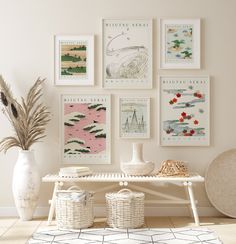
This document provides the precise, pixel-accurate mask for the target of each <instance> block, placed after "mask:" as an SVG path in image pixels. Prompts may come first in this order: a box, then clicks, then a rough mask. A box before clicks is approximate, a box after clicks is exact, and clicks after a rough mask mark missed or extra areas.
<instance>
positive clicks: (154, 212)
mask: <svg viewBox="0 0 236 244" xmlns="http://www.w3.org/2000/svg"><path fill="white" fill-rule="evenodd" d="M48 211H49V207H38V208H37V209H36V211H35V217H39V216H47V215H48ZM94 213H95V216H97V217H103V216H105V215H106V209H105V206H104V205H100V204H99V205H98V204H96V205H95V206H94ZM189 214H190V213H189V209H188V208H187V207H150V206H147V207H145V216H189ZM198 214H199V216H202V217H204V216H205V217H216V216H222V215H221V214H220V213H219V212H218V211H217V210H216V209H215V208H214V207H198ZM4 216H5V217H6V216H9V217H14V216H17V211H16V208H15V207H0V217H4Z"/></svg>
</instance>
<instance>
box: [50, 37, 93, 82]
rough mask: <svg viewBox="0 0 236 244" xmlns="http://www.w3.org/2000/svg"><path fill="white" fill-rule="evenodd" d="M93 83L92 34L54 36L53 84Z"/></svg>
mask: <svg viewBox="0 0 236 244" xmlns="http://www.w3.org/2000/svg"><path fill="white" fill-rule="evenodd" d="M93 84H94V36H55V85H60V86H90V85H93Z"/></svg>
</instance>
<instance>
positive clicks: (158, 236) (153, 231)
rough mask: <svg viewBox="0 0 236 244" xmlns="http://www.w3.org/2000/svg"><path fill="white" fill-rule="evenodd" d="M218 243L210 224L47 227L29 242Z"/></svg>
mask: <svg viewBox="0 0 236 244" xmlns="http://www.w3.org/2000/svg"><path fill="white" fill-rule="evenodd" d="M43 243H57V244H59V243H60V244H61V243H62V244H75V243H78V244H154V243H158V244H159V243H160V244H200V243H205V244H218V243H223V242H221V241H220V240H219V239H218V238H217V236H216V234H215V233H214V232H213V231H212V230H210V229H207V228H200V227H199V228H172V229H169V228H168V229H167V228H163V229H162V228H143V229H112V228H99V229H94V228H91V229H82V230H78V231H62V230H55V229H54V230H46V231H40V232H36V233H34V235H33V236H32V238H31V239H30V240H29V241H28V244H43Z"/></svg>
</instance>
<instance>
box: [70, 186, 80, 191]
mask: <svg viewBox="0 0 236 244" xmlns="http://www.w3.org/2000/svg"><path fill="white" fill-rule="evenodd" d="M67 190H68V191H71V190H80V191H81V188H80V187H78V186H71V187H69V188H68V189H67Z"/></svg>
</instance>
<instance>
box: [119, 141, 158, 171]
mask: <svg viewBox="0 0 236 244" xmlns="http://www.w3.org/2000/svg"><path fill="white" fill-rule="evenodd" d="M120 167H121V171H122V172H123V173H125V174H127V175H148V174H149V173H151V172H152V171H153V169H154V167H155V165H154V163H153V162H149V161H145V160H144V159H143V144H142V143H133V154H132V159H131V161H129V162H121V165H120Z"/></svg>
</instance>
